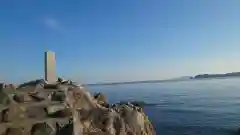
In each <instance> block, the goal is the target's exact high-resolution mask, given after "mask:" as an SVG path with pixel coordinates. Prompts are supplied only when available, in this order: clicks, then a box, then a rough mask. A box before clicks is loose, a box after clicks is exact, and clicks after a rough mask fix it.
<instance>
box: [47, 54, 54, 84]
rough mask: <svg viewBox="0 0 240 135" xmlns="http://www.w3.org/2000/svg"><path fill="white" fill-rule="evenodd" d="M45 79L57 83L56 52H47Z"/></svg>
mask: <svg viewBox="0 0 240 135" xmlns="http://www.w3.org/2000/svg"><path fill="white" fill-rule="evenodd" d="M45 80H46V81H48V83H55V82H56V81H57V76H56V56H55V53H54V52H51V51H47V52H45Z"/></svg>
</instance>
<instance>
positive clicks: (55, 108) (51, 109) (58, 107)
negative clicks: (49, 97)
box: [46, 104, 66, 115]
mask: <svg viewBox="0 0 240 135" xmlns="http://www.w3.org/2000/svg"><path fill="white" fill-rule="evenodd" d="M64 109H66V106H65V105H63V104H57V105H49V106H47V108H46V110H47V114H48V115H52V114H54V113H56V112H58V111H61V110H64Z"/></svg>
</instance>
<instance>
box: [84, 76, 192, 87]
mask: <svg viewBox="0 0 240 135" xmlns="http://www.w3.org/2000/svg"><path fill="white" fill-rule="evenodd" d="M190 78H191V77H187V76H184V77H179V78H174V79H167V80H143V81H126V82H100V83H92V84H84V85H87V86H99V85H120V84H138V83H164V82H176V81H184V80H189V79H190Z"/></svg>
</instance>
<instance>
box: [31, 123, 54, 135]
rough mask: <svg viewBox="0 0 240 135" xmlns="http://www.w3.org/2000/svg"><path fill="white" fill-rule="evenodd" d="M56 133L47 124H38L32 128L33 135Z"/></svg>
mask: <svg viewBox="0 0 240 135" xmlns="http://www.w3.org/2000/svg"><path fill="white" fill-rule="evenodd" d="M52 132H54V129H52V128H51V127H50V126H49V125H48V124H47V123H37V124H35V125H34V126H33V127H32V130H31V135H51V134H52Z"/></svg>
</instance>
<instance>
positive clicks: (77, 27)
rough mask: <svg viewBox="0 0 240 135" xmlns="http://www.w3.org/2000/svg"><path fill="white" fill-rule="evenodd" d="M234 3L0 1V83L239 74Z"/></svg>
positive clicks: (239, 16) (238, 17)
mask: <svg viewBox="0 0 240 135" xmlns="http://www.w3.org/2000/svg"><path fill="white" fill-rule="evenodd" d="M239 7H240V1H239V0H151V1H150V0H71V1H65V0H1V1H0V47H1V53H0V62H1V64H0V80H2V81H7V82H23V81H26V80H32V79H37V78H40V77H43V75H44V52H45V51H47V50H51V51H54V52H56V59H57V75H58V76H61V77H64V78H66V79H72V80H74V81H78V82H83V83H95V82H115V81H131V80H154V79H168V78H174V77H178V76H193V75H196V74H201V73H225V72H235V71H240V60H239V58H240V52H239V51H240V38H239V37H240V9H239Z"/></svg>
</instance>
